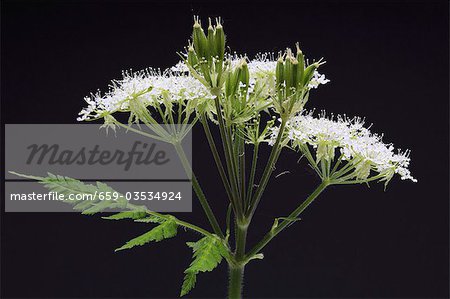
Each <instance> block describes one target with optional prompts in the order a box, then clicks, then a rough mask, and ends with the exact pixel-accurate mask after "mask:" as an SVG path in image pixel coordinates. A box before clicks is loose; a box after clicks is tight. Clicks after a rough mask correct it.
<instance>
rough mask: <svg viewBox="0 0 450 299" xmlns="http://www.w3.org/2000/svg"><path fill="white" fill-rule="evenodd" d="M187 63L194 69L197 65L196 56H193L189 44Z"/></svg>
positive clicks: (192, 49) (191, 47) (193, 52)
mask: <svg viewBox="0 0 450 299" xmlns="http://www.w3.org/2000/svg"><path fill="white" fill-rule="evenodd" d="M187 60H188V63H189V64H190V65H191V66H192V67H195V66H196V65H197V63H198V59H197V55H195V51H194V47H193V46H192V45H191V44H190V45H189V48H188V59H187Z"/></svg>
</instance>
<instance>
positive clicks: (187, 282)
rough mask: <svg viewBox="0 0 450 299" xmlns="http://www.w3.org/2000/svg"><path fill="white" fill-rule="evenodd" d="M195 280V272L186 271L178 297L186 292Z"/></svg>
mask: <svg viewBox="0 0 450 299" xmlns="http://www.w3.org/2000/svg"><path fill="white" fill-rule="evenodd" d="M196 282H197V273H194V272H188V273H186V275H185V276H184V281H183V286H182V287H181V293H180V297H182V296H184V295H186V294H188V293H189V292H190V291H191V290H192V289H193V288H194V287H195V283H196Z"/></svg>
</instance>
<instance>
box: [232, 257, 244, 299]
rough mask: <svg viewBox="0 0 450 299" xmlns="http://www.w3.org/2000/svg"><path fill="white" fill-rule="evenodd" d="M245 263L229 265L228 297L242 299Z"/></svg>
mask: <svg viewBox="0 0 450 299" xmlns="http://www.w3.org/2000/svg"><path fill="white" fill-rule="evenodd" d="M244 268H245V266H244V265H230V266H229V274H228V275H229V279H230V281H229V285H228V299H241V298H242V287H243V280H244Z"/></svg>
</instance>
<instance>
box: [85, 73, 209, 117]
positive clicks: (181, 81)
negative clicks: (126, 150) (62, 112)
mask: <svg viewBox="0 0 450 299" xmlns="http://www.w3.org/2000/svg"><path fill="white" fill-rule="evenodd" d="M163 97H164V99H166V100H170V101H178V100H192V99H200V98H203V99H207V98H212V95H211V93H210V92H209V91H208V89H207V88H206V87H204V86H203V85H202V84H201V83H200V82H199V81H198V80H197V79H195V78H193V77H192V76H189V75H187V74H184V73H181V72H175V71H170V70H166V71H164V72H161V71H157V70H153V69H147V70H143V71H140V72H124V73H123V78H122V79H121V80H114V81H112V84H111V85H110V91H109V92H108V93H106V94H105V95H104V96H101V95H100V92H97V93H95V94H91V96H89V97H85V99H84V100H85V101H86V103H87V104H88V106H87V107H86V108H83V110H81V112H80V113H79V115H80V116H79V117H78V118H77V120H78V121H84V120H91V119H96V118H100V117H103V116H104V115H107V114H111V113H114V112H117V111H128V110H129V101H130V100H132V99H135V100H139V101H140V102H141V103H142V104H143V105H144V106H149V105H152V103H155V102H156V101H158V102H162V99H163Z"/></svg>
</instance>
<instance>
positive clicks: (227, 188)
mask: <svg viewBox="0 0 450 299" xmlns="http://www.w3.org/2000/svg"><path fill="white" fill-rule="evenodd" d="M201 123H202V125H203V129H204V130H205V134H206V139H207V140H208V144H209V147H210V149H211V152H212V154H213V157H214V161H215V162H216V166H217V169H218V171H219V174H220V178H221V179H222V183H223V185H224V187H225V191H226V192H227V195H228V198H229V199H230V201H231V202H233V198H232V195H231V187H230V183H229V181H228V179H227V175H226V173H225V169H224V168H223V164H222V161H221V160H220V156H219V152H218V151H217V147H216V144H215V142H214V138H213V136H212V134H211V131H210V129H209V125H208V121H207V120H206V116H203V117H202V118H201Z"/></svg>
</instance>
